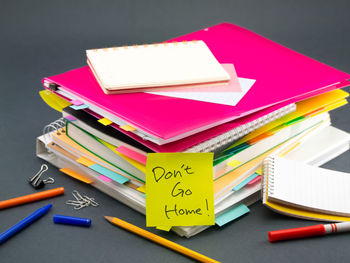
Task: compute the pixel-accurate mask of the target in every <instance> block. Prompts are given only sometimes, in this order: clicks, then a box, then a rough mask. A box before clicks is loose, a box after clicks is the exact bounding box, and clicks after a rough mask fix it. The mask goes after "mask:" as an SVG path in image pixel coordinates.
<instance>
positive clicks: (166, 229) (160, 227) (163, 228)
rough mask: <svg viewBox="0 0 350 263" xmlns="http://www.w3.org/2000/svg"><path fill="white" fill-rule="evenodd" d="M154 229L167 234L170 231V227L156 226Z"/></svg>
mask: <svg viewBox="0 0 350 263" xmlns="http://www.w3.org/2000/svg"><path fill="white" fill-rule="evenodd" d="M156 228H157V229H158V230H163V231H166V232H169V231H170V229H171V226H157V227H156Z"/></svg>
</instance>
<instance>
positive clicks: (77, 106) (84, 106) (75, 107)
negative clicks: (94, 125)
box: [69, 104, 89, 110]
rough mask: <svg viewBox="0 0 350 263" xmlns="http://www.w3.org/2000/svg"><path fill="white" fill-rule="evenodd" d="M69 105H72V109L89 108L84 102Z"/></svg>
mask: <svg viewBox="0 0 350 263" xmlns="http://www.w3.org/2000/svg"><path fill="white" fill-rule="evenodd" d="M69 107H71V108H72V109H75V110H82V109H86V108H89V106H88V105H86V104H82V105H70V106H69Z"/></svg>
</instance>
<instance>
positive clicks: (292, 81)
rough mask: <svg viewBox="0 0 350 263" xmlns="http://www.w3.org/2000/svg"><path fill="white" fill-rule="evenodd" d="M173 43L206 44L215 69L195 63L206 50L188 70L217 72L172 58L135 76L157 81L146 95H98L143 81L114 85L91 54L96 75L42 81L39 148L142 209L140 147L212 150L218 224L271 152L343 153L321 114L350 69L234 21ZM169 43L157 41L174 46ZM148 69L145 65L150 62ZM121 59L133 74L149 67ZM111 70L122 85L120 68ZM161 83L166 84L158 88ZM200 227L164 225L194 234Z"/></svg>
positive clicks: (252, 195) (253, 191)
mask: <svg viewBox="0 0 350 263" xmlns="http://www.w3.org/2000/svg"><path fill="white" fill-rule="evenodd" d="M193 40H195V42H192V41H193ZM174 41H177V42H176V43H178V42H181V45H192V44H193V45H198V43H199V45H203V44H204V43H205V44H206V45H204V47H203V46H202V47H203V48H205V47H208V48H209V49H210V51H211V52H212V54H213V57H210V56H209V57H210V59H211V60H212V59H216V60H217V61H218V64H216V67H215V69H216V70H217V71H216V70H215V69H213V68H210V67H209V66H208V65H209V64H210V63H211V62H208V59H205V61H207V62H206V63H208V64H206V65H204V64H203V58H202V57H201V56H207V55H208V53H206V52H207V51H206V52H204V53H201V52H198V53H196V54H197V55H198V56H199V54H200V56H199V57H198V56H197V57H196V56H194V57H193V59H195V60H194V61H193V60H192V64H191V65H192V66H191V67H190V68H193V65H196V67H197V68H196V69H198V70H196V71H197V73H198V74H200V73H201V72H202V73H203V72H206V73H205V74H204V75H208V74H209V73H213V72H218V74H216V77H215V76H214V77H212V78H210V79H203V78H202V77H203V76H200V77H198V76H196V78H192V80H189V79H190V78H189V77H188V76H187V77H184V75H183V73H184V72H185V73H186V72H187V71H188V68H186V70H185V71H181V70H180V69H179V68H180V67H181V65H180V64H181V61H180V60H179V61H178V62H177V63H178V64H177V66H176V67H173V68H172V69H170V68H167V69H166V70H162V67H159V65H158V72H155V71H149V70H148V71H149V72H148V73H147V74H151V73H152V72H153V76H152V81H153V80H154V79H157V78H156V77H157V74H158V75H159V76H160V75H161V76H162V77H164V76H165V77H164V78H163V79H161V81H159V82H157V83H156V82H151V78H147V76H148V75H147V74H144V75H142V77H143V78H144V79H143V81H145V79H147V80H148V81H149V83H153V84H152V85H151V86H148V87H146V88H147V90H146V91H147V92H136V93H126V94H124V93H123V94H106V93H114V92H113V91H111V90H113V89H115V88H116V87H120V86H123V87H128V88H130V87H135V88H136V89H138V90H136V91H140V90H139V89H140V87H141V86H142V85H141V84H140V83H141V82H139V83H136V82H134V83H132V84H130V83H129V84H128V85H127V84H126V82H125V81H124V80H123V81H122V80H121V78H119V79H120V80H121V81H120V83H115V82H113V81H112V80H110V81H109V82H108V81H107V82H105V81H102V79H104V77H103V76H101V74H103V72H106V71H108V69H110V68H111V66H109V67H108V68H107V69H105V70H103V71H99V70H98V69H97V67H96V66H95V64H96V63H95V62H96V61H95V60H94V59H96V58H93V57H91V56H94V55H96V54H99V53H100V52H104V51H91V54H89V52H90V51H88V58H89V65H90V66H91V67H92V68H93V71H91V69H90V68H89V67H88V66H86V67H83V68H79V69H74V70H72V71H69V72H66V73H63V74H59V75H56V76H52V77H48V78H45V79H44V81H43V84H44V86H45V88H46V90H44V91H42V92H41V96H42V98H43V99H44V100H45V101H46V102H47V103H48V104H49V105H50V106H51V107H53V108H55V109H57V110H59V111H61V112H62V117H63V118H62V119H60V120H59V121H56V122H53V123H51V124H49V125H47V126H46V128H45V129H44V133H45V134H44V135H43V136H40V137H39V138H38V140H37V155H38V156H39V157H40V158H43V159H45V160H47V161H49V162H51V163H52V164H54V165H56V166H57V167H58V168H59V169H60V170H61V171H62V172H63V173H65V174H67V175H69V176H72V177H73V178H75V179H78V180H81V181H83V182H85V183H88V184H91V185H92V186H94V187H96V188H98V189H100V190H102V191H104V192H106V193H107V194H109V195H111V196H113V197H114V198H116V199H118V200H119V201H121V202H123V203H125V204H126V205H128V206H130V207H132V208H134V209H135V210H137V211H139V212H141V213H145V194H146V195H147V192H146V191H145V171H146V168H145V167H146V162H147V154H148V153H165V152H167V153H169V152H214V153H215V155H214V156H215V157H214V163H213V180H214V200H215V201H214V204H215V222H216V224H218V225H219V226H221V225H223V224H225V223H227V222H230V221H232V220H234V219H235V218H237V217H239V216H240V215H242V214H244V213H246V212H247V211H249V209H248V208H247V206H249V205H251V204H252V203H254V202H255V201H257V200H258V199H259V198H260V189H261V182H260V177H261V164H262V161H263V159H264V158H265V157H266V156H268V155H269V154H271V153H277V154H279V155H281V156H285V157H287V158H290V159H294V160H299V161H301V162H304V163H310V164H314V165H320V164H323V163H325V162H327V161H329V160H330V159H332V158H334V157H336V156H337V155H339V154H341V153H342V152H344V151H346V150H347V149H348V147H349V141H350V136H349V134H347V133H345V132H343V131H340V130H338V129H336V128H333V127H331V126H330V123H331V122H330V116H329V114H328V112H329V111H330V110H333V109H335V108H338V107H341V106H343V105H344V104H346V103H347V101H346V97H347V96H348V94H347V93H346V92H344V91H342V90H340V88H342V87H345V86H347V85H349V82H348V81H347V79H349V78H350V75H348V74H346V73H343V72H341V71H338V70H336V69H334V68H331V67H329V66H327V65H324V64H322V63H319V62H317V61H315V60H313V59H310V58H308V57H305V56H303V55H301V54H299V53H296V52H294V51H291V50H290V49H288V48H285V47H283V46H281V45H279V44H277V43H274V42H272V41H270V40H267V39H265V38H263V37H261V36H259V35H257V34H255V33H252V32H250V31H248V30H246V29H243V28H240V27H238V26H234V25H230V24H220V25H217V26H214V27H211V28H207V29H204V30H200V31H198V32H194V33H191V34H188V35H186V36H183V37H180V38H177V39H174ZM182 41H191V42H190V44H184V43H182ZM176 43H171V44H165V46H169V45H170V46H171V45H174V47H177V48H178V47H179V45H180V44H176ZM195 43H197V44H195ZM161 45H164V44H161ZM197 47H198V46H197ZM141 48H147V47H133V49H135V50H138V51H137V52H141V51H142V52H145V50H141ZM148 48H149V47H148ZM152 48H153V47H152ZM113 50H114V49H108V50H107V51H106V54H107V53H108V52H113ZM117 50H118V49H117ZM117 50H115V51H116V52H117ZM118 52H119V51H118ZM123 52H124V51H123ZM146 53H147V52H146ZM102 54H104V53H102ZM167 54H168V53H167ZM176 54H177V53H176ZM179 54H180V55H181V54H183V53H179ZM204 54H206V55H204ZM139 55H140V54H138V56H137V57H139ZM180 55H179V56H180ZM209 55H211V54H209ZM110 56H111V55H110ZM110 56H107V58H108V57H110ZM151 57H154V55H152V56H151ZM186 57H187V56H186ZM214 57H215V58H214ZM206 58H208V57H206ZM104 59H105V58H104ZM125 59H126V58H125ZM182 59H185V58H183V57H182ZM196 60H197V62H200V63H199V64H198V63H197V64H196V63H194V62H196ZM156 61H157V63H160V62H161V60H156ZM153 62H154V61H153ZM212 62H213V61H212ZM123 63H127V61H124V62H123ZM179 63H180V64H179ZM148 64H149V65H151V66H152V65H153V64H152V62H151V61H149V60H148ZM168 64H169V63H168ZM170 64H171V63H170ZM214 64H215V60H214ZM220 64H221V65H220ZM128 65H129V66H128V67H129V71H130V70H131V69H134V71H133V73H130V74H131V76H134V78H133V79H134V80H136V79H138V76H141V75H140V74H141V73H139V72H141V71H142V69H144V67H145V65H146V64H143V65H135V64H134V63H131V64H128ZM151 66H150V67H151ZM218 66H219V67H218ZM176 68H178V71H176ZM119 70H120V68H119ZM169 70H172V72H170V73H171V74H170V73H169ZM206 70H207V71H206ZM93 72H94V73H93ZM101 72H102V73H101ZM174 72H175V73H176V72H177V73H181V72H182V73H181V74H182V75H181V74H180V75H181V76H182V78H180V80H183V79H186V80H187V81H186V82H181V81H180V82H179V81H178V80H179V78H178V77H179V74H174ZM208 72H209V73H208ZM236 72H237V73H236ZM136 73H137V74H136ZM111 74H112V73H111ZM138 74H139V75H138ZM107 75H108V74H107ZM213 75H215V74H213ZM219 75H220V77H218V76H219ZM109 76H110V77H109V78H112V77H113V80H114V79H117V80H118V76H117V75H114V74H112V75H109ZM124 76H125V75H124ZM227 76H228V78H227ZM237 76H238V77H237ZM176 77H177V80H176V81H175V82H166V81H167V80H170V79H172V80H174V79H176ZM199 79H201V80H202V83H199ZM102 82H103V83H102ZM219 82H220V83H219ZM222 82H226V83H224V84H223V85H222ZM108 83H109V84H110V85H107V84H108ZM143 83H144V82H143ZM189 83H192V84H191V85H188V84H189ZM203 83H204V84H205V85H204V86H203ZM209 83H210V84H209ZM130 85H131V86H130ZM132 85H134V86H132ZM179 85H181V86H179ZM193 85H196V86H193ZM101 86H102V87H103V89H101ZM157 86H162V87H163V89H162V90H159V89H158V90H154V89H157V88H156V87H157ZM142 87H143V88H145V86H142ZM213 87H214V88H213ZM149 88H152V90H151V91H150V90H149ZM106 91H111V92H106ZM134 91H135V90H134ZM142 91H145V90H142ZM105 92H106V93H105ZM207 227H208V226H190V227H181V226H180V227H179V226H177V227H173V228H172V230H174V231H176V232H177V233H178V234H179V235H182V236H186V237H190V236H193V235H195V234H196V233H198V232H200V231H202V230H204V229H205V228H207Z"/></svg>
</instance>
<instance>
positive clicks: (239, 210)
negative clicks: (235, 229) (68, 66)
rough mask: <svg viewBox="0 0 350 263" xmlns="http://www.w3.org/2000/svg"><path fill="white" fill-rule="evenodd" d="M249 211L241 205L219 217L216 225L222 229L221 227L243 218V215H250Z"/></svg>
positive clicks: (216, 219)
mask: <svg viewBox="0 0 350 263" xmlns="http://www.w3.org/2000/svg"><path fill="white" fill-rule="evenodd" d="M249 211H250V210H249V208H248V207H247V206H245V205H243V204H241V205H239V206H236V207H234V208H233V209H230V210H229V211H227V212H225V213H223V214H221V215H219V216H217V217H216V218H215V223H216V224H217V225H218V226H220V227H221V226H223V225H225V224H227V223H228V222H231V221H233V220H235V219H237V218H239V217H241V216H242V215H244V214H246V213H248V212H249Z"/></svg>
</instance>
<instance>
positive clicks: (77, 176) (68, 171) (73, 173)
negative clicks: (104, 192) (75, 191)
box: [60, 168, 93, 184]
mask: <svg viewBox="0 0 350 263" xmlns="http://www.w3.org/2000/svg"><path fill="white" fill-rule="evenodd" d="M60 171H61V172H62V173H65V174H66V175H69V176H70V177H73V178H75V179H77V180H79V181H82V182H84V183H87V184H92V183H93V181H92V180H90V179H89V178H86V177H85V176H83V175H81V174H79V173H77V172H76V171H73V170H71V169H69V168H62V169H60Z"/></svg>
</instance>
